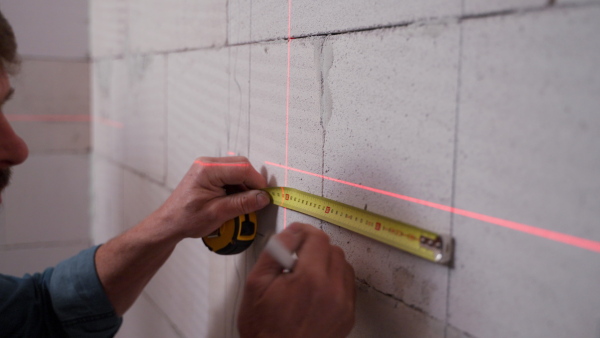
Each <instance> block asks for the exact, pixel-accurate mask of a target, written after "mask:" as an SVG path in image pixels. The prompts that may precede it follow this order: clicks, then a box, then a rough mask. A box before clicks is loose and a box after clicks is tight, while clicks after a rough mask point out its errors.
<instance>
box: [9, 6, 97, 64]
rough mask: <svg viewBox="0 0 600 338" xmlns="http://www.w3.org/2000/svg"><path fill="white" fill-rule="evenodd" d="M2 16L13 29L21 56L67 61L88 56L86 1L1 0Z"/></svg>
mask: <svg viewBox="0 0 600 338" xmlns="http://www.w3.org/2000/svg"><path fill="white" fill-rule="evenodd" d="M2 13H4V15H5V16H6V17H7V19H8V20H9V22H10V23H11V25H12V26H13V29H14V31H15V35H16V36H17V41H18V43H19V54H21V55H24V56H27V57H37V58H54V59H56V58H63V59H71V60H72V59H77V60H83V59H85V58H87V57H88V55H89V47H88V45H89V38H88V32H89V30H88V28H89V27H88V2H87V1H79V0H57V1H53V2H48V1H44V0H3V1H2Z"/></svg>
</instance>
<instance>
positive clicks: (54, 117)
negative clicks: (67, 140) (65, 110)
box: [5, 114, 123, 128]
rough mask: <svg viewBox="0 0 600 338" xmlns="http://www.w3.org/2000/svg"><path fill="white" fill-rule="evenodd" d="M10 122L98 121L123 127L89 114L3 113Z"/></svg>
mask: <svg viewBox="0 0 600 338" xmlns="http://www.w3.org/2000/svg"><path fill="white" fill-rule="evenodd" d="M5 116H6V119H7V120H8V121H10V122H92V121H93V122H98V123H101V124H105V125H108V126H111V127H114V128H123V123H121V122H117V121H112V120H109V119H105V118H100V117H98V118H93V117H91V116H89V115H67V114H51V115H36V114H5Z"/></svg>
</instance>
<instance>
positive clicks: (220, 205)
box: [214, 190, 270, 222]
mask: <svg viewBox="0 0 600 338" xmlns="http://www.w3.org/2000/svg"><path fill="white" fill-rule="evenodd" d="M269 203H270V199H269V194H267V193H266V192H264V191H262V190H249V191H244V192H238V193H235V194H231V195H226V196H223V197H221V198H219V199H218V201H217V200H216V201H215V204H214V208H215V209H214V215H216V216H217V217H218V218H219V219H221V220H222V221H223V222H226V221H227V220H230V219H233V218H235V217H237V216H240V215H245V214H249V213H251V212H255V211H258V210H260V209H262V208H264V207H266V206H267V205H268V204H269Z"/></svg>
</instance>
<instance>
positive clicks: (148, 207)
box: [122, 170, 171, 230]
mask: <svg viewBox="0 0 600 338" xmlns="http://www.w3.org/2000/svg"><path fill="white" fill-rule="evenodd" d="M123 180H124V186H123V204H124V205H126V206H127V208H126V209H125V210H124V214H123V226H124V228H123V229H122V230H126V229H127V228H131V227H133V226H135V225H136V224H138V223H139V222H141V221H142V220H144V218H146V217H148V216H149V215H150V214H151V213H152V212H153V211H155V210H156V209H158V207H160V206H161V205H162V204H163V203H164V202H165V201H166V200H167V198H168V197H169V195H170V193H171V192H170V190H168V189H166V188H165V187H163V186H161V185H157V184H156V183H154V182H152V181H150V180H148V178H147V177H144V176H142V175H139V174H138V173H135V172H132V171H131V170H126V171H125V172H124V175H123Z"/></svg>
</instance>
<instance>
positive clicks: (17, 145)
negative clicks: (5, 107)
mask: <svg viewBox="0 0 600 338" xmlns="http://www.w3.org/2000/svg"><path fill="white" fill-rule="evenodd" d="M28 155H29V149H28V148H27V144H26V143H25V141H23V139H22V138H20V137H19V135H17V133H15V131H14V130H13V128H12V127H11V125H10V124H9V123H8V121H7V120H6V117H5V116H4V114H1V113H0V168H2V167H6V166H13V165H17V164H21V163H23V162H24V161H25V159H27V156H28Z"/></svg>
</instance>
